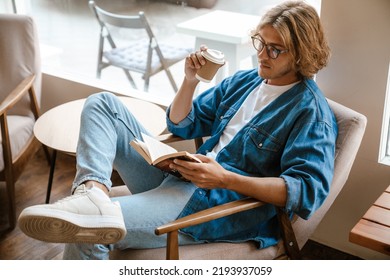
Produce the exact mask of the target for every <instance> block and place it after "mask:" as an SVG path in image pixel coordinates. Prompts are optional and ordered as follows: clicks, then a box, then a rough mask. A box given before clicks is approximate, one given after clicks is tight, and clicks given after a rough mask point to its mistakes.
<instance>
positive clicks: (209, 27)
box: [176, 10, 260, 82]
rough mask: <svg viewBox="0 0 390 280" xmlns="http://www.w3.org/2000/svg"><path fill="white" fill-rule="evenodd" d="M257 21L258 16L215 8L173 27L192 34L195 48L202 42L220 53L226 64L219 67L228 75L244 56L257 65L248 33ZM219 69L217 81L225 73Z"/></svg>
mask: <svg viewBox="0 0 390 280" xmlns="http://www.w3.org/2000/svg"><path fill="white" fill-rule="evenodd" d="M259 21H260V16H253V15H247V14H241V13H234V12H227V11H220V10H216V11H213V12H210V13H207V14H205V15H201V16H199V17H196V18H193V19H190V20H188V21H185V22H182V23H179V24H178V25H177V26H176V30H177V32H179V33H183V34H187V35H192V36H195V38H196V39H195V49H198V48H199V46H200V45H202V44H204V45H206V46H207V47H209V48H212V49H218V50H220V51H222V52H224V53H225V57H226V60H227V62H228V63H227V65H225V66H224V67H223V68H221V70H222V69H224V68H225V69H226V68H227V69H226V70H227V72H228V75H232V74H234V73H235V72H236V71H237V70H238V69H239V68H240V63H241V60H243V59H245V58H248V57H250V56H251V57H252V63H253V65H256V64H257V59H256V50H255V49H254V48H253V46H252V42H251V39H250V35H251V31H252V30H253V29H255V28H256V26H257V24H258V23H259ZM226 70H225V71H226ZM221 72H222V71H219V72H218V74H217V77H216V81H217V82H219V81H221V80H222V79H223V78H224V77H225V76H226V75H224V73H221Z"/></svg>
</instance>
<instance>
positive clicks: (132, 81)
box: [123, 69, 138, 89]
mask: <svg viewBox="0 0 390 280" xmlns="http://www.w3.org/2000/svg"><path fill="white" fill-rule="evenodd" d="M123 71H124V72H125V75H126V77H127V79H128V80H129V81H130V84H131V86H132V87H133V88H135V89H138V88H137V85H136V84H135V82H134V80H133V77H132V76H131V74H130V73H129V71H127V70H125V69H123Z"/></svg>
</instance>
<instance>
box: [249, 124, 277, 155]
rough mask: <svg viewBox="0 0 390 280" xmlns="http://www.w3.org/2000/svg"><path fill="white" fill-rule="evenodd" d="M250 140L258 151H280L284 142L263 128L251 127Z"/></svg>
mask: <svg viewBox="0 0 390 280" xmlns="http://www.w3.org/2000/svg"><path fill="white" fill-rule="evenodd" d="M249 139H250V141H248V142H249V143H250V145H253V148H254V150H255V151H256V152H270V153H276V154H278V153H280V151H281V148H282V144H281V142H280V141H278V139H277V138H275V137H274V136H272V135H271V134H270V133H268V132H266V131H265V130H263V129H261V128H251V129H250V131H249Z"/></svg>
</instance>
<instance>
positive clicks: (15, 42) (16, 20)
mask: <svg viewBox="0 0 390 280" xmlns="http://www.w3.org/2000/svg"><path fill="white" fill-rule="evenodd" d="M31 74H35V76H36V80H35V83H34V88H35V94H36V97H37V100H38V103H39V102H40V100H41V62H40V52H39V41H38V32H37V28H36V26H35V23H34V21H33V19H32V18H31V17H30V16H27V15H15V14H0V102H1V101H2V100H4V98H5V97H6V96H8V95H9V94H10V92H11V91H12V90H13V89H14V88H15V87H16V86H17V85H18V84H19V83H20V82H21V81H23V80H24V79H25V78H26V77H28V76H30V75H31ZM9 114H15V115H22V116H27V115H31V109H30V102H29V99H28V96H26V98H24V100H23V102H20V103H19V104H17V105H16V106H15V107H14V108H13V109H12V110H10V112H9Z"/></svg>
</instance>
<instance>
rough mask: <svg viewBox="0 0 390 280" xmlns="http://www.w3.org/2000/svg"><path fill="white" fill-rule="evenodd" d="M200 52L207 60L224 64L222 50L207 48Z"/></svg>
mask: <svg viewBox="0 0 390 280" xmlns="http://www.w3.org/2000/svg"><path fill="white" fill-rule="evenodd" d="M201 54H202V55H203V57H204V58H206V59H207V60H210V61H211V62H214V63H216V64H224V63H225V55H224V53H223V52H220V51H218V50H213V49H207V50H206V51H202V52H201Z"/></svg>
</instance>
